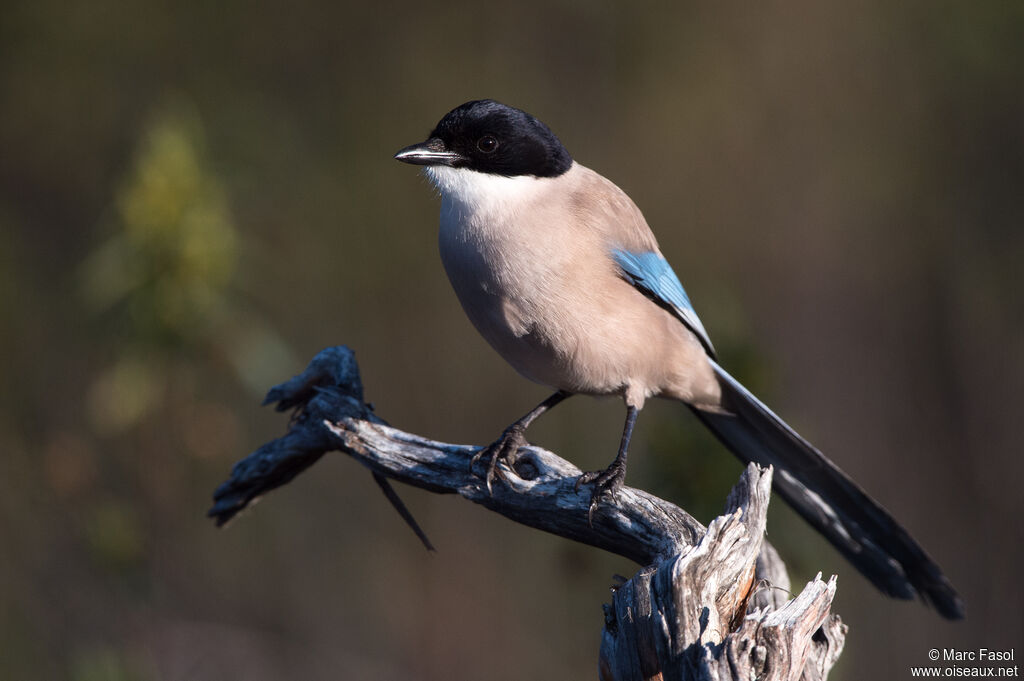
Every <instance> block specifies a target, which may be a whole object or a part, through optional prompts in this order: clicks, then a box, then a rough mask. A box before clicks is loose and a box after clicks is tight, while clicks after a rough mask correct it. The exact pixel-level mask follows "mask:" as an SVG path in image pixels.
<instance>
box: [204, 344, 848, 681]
mask: <svg viewBox="0 0 1024 681" xmlns="http://www.w3.org/2000/svg"><path fill="white" fill-rule="evenodd" d="M267 403H276V408H277V410H278V411H284V410H288V409H294V410H295V414H294V416H293V418H292V420H291V423H290V425H289V430H288V433H287V434H286V435H284V436H283V437H281V438H278V439H276V440H273V441H271V442H268V443H267V444H265V445H263V446H262V447H260V448H259V449H257V450H256V451H255V452H253V453H252V454H250V455H249V456H247V457H246V458H245V459H242V460H241V461H239V462H238V463H237V464H235V466H234V468H233V469H232V471H231V476H230V478H229V479H228V480H227V481H226V482H224V483H223V484H222V485H220V487H218V488H217V490H216V492H215V493H214V505H213V508H211V509H210V511H209V515H210V516H211V517H213V518H214V519H215V520H216V522H217V524H218V525H223V524H224V523H226V522H227V521H229V520H230V519H231V518H233V517H234V516H235V515H236V514H237V513H238V512H240V511H241V510H243V509H244V508H246V507H247V506H248V505H249V504H251V503H252V502H253V501H254V500H256V499H257V498H258V497H260V496H262V495H263V494H265V493H266V492H269V491H270V490H272V489H274V488H276V487H279V486H281V485H283V484H286V483H287V482H289V481H290V480H292V479H293V478H294V477H295V476H296V475H298V474H299V473H301V472H302V471H304V470H305V469H306V468H308V467H309V466H311V465H312V464H314V463H315V462H316V461H317V460H318V459H319V458H320V457H321V456H323V455H324V454H325V453H327V452H329V451H340V452H343V453H345V454H348V455H349V456H351V457H353V458H354V459H356V460H357V461H359V462H360V463H361V464H363V465H364V466H366V467H367V468H368V469H370V471H371V472H372V474H373V478H374V479H375V480H376V482H377V484H378V485H380V487H381V489H382V490H383V491H384V493H385V495H386V496H387V497H388V500H389V501H390V502H391V503H392V504H393V505H394V507H395V508H396V509H397V510H398V512H399V513H400V514H401V515H402V517H403V519H405V521H406V522H407V523H408V524H409V526H410V527H411V528H412V529H413V531H414V532H416V534H417V536H418V537H419V538H420V540H421V541H422V542H423V543H424V545H425V546H427V548H429V549H432V548H433V547H432V546H431V545H430V542H429V540H427V537H426V535H425V533H424V532H423V531H422V529H421V528H420V527H419V525H418V524H417V523H416V521H415V520H414V519H413V517H412V515H411V514H410V513H409V511H408V509H406V507H405V505H404V504H403V503H402V502H401V500H400V499H399V497H398V495H397V493H396V492H395V490H394V489H393V488H392V486H391V484H390V480H397V481H399V482H403V483H406V484H409V485H414V486H416V487H421V488H423V489H427V490H429V491H431V492H435V493H439V494H459V495H460V496H462V497H464V498H466V499H468V500H470V501H472V502H474V503H477V504H480V505H481V506H484V507H485V508H487V509H489V510H492V511H495V512H497V513H500V514H502V515H504V516H506V517H508V518H510V519H512V520H514V521H516V522H519V523H522V524H524V525H528V526H530V527H534V528H536V529H539V530H544V531H546V532H551V533H553V534H557V535H559V536H562V537H565V538H567V539H572V540H575V541H578V542H582V543H585V544H589V545H591V546H595V547H598V548H600V549H603V550H606V551H611V552H612V553H616V554H618V555H621V556H625V557H627V558H629V559H631V560H633V561H635V562H636V563H638V564H639V565H641V566H643V567H642V568H641V569H640V571H639V572H637V574H636V575H634V576H633V577H632V578H631V579H629V580H628V581H625V582H624V583H622V584H621V585H620V586H619V587H618V588H617V589H616V590H615V593H614V597H613V599H612V603H611V604H609V605H606V606H605V617H604V630H603V632H602V639H601V650H600V660H599V663H598V669H599V676H600V678H601V679H602V680H603V681H634V680H635V681H640V680H646V679H687V680H689V679H694V680H697V679H700V680H715V681H726V680H727V679H737V680H738V679H744V680H749V679H764V680H766V681H768V680H771V681H781V680H787V681H789V680H792V681H797V680H800V681H817V680H819V679H825V678H826V677H827V676H828V672H829V670H830V669H831V668H832V665H833V664H834V663H835V661H836V660H837V659H838V657H839V654H840V653H841V652H842V647H843V641H844V638H845V634H846V626H845V625H844V624H842V622H841V621H840V619H839V617H838V616H837V615H830V614H829V608H830V606H831V603H832V599H833V598H834V596H835V589H836V580H835V577H832V578H831V579H829V580H828V581H823V580H822V579H821V575H820V574H819V575H818V576H817V577H815V579H814V580H812V581H811V582H810V583H808V584H807V585H806V586H805V587H804V588H803V590H802V591H801V592H800V594H799V595H797V596H796V597H793V598H789V596H790V594H789V593H788V589H789V578H788V577H787V575H786V570H785V566H784V565H783V563H782V561H781V560H780V559H779V556H778V554H777V553H776V552H775V550H774V549H773V548H772V547H771V546H770V545H769V544H768V543H767V542H765V541H764V531H765V518H766V513H767V510H768V500H769V496H770V492H771V478H772V471H771V469H770V468H767V469H762V468H759V467H758V466H756V465H755V464H750V465H749V466H748V467H747V468H746V470H744V472H743V474H742V475H741V476H740V480H739V482H738V483H737V484H736V486H735V487H734V488H733V490H732V492H731V493H730V495H729V497H728V499H727V500H726V504H725V512H724V513H723V515H721V516H720V517H718V518H716V519H715V520H713V521H712V522H711V524H710V525H709V526H708V527H707V528H705V527H704V526H703V525H701V524H700V523H699V522H697V521H696V520H695V519H694V518H693V517H692V516H690V515H689V514H688V513H686V511H684V510H682V509H681V508H679V507H678V506H676V505H674V504H671V503H669V502H667V501H664V500H663V499H659V498H657V497H655V496H653V495H650V494H648V493H647V492H644V491H642V490H638V489H634V488H631V487H623V488H622V489H621V490H620V491H619V493H618V494H617V495H616V496H615V498H614V499H608V500H603V501H602V502H601V503H600V504H599V505H598V506H597V508H596V509H595V511H594V512H593V514H590V513H589V507H590V493H589V490H588V489H587V488H586V487H584V488H583V489H581V490H579V491H577V490H576V489H575V483H576V478H577V477H578V476H579V475H580V470H579V469H578V468H577V467H576V466H574V465H573V464H572V463H570V462H568V461H566V460H565V459H562V458H560V457H558V456H557V455H555V454H553V453H552V452H549V451H547V450H544V449H541V448H539V447H532V446H528V447H523V448H522V449H520V451H519V453H518V455H517V456H516V457H515V460H514V461H512V462H511V463H505V462H502V463H499V465H498V468H499V472H500V473H501V474H500V475H499V476H498V478H497V479H496V480H495V484H494V485H493V487H492V489H491V491H488V488H487V484H486V482H485V480H484V476H483V470H482V468H483V466H480V469H481V470H478V471H473V470H470V462H471V460H472V458H473V455H474V454H476V453H477V452H478V451H480V447H475V446H467V445H453V444H446V443H441V442H436V441H433V440H429V439H427V438H423V437H420V436H418V435H415V434H412V433H407V432H404V431H401V430H397V429H395V428H392V427H390V426H389V425H387V424H386V423H385V422H384V421H383V420H382V419H381V418H379V417H378V416H377V415H375V414H374V413H373V410H372V408H371V407H370V406H369V405H367V404H366V403H365V402H364V401H363V386H362V381H361V380H360V377H359V368H358V366H357V364H356V361H355V355H354V353H353V352H352V351H351V350H350V349H348V348H347V347H344V346H336V347H332V348H327V349H325V350H322V351H321V352H320V353H318V354H317V355H316V357H314V358H313V360H312V362H310V364H309V366H308V367H307V368H306V370H305V371H303V372H302V373H301V374H299V375H298V376H296V377H294V378H292V379H291V380H290V381H287V382H286V383H282V384H281V385H278V386H276V387H274V388H272V389H271V390H270V392H269V393H268V394H267V398H266V400H264V404H267Z"/></svg>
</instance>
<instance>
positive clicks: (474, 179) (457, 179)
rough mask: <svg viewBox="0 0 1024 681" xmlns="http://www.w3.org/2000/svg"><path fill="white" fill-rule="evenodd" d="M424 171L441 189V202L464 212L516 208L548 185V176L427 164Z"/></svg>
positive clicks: (478, 212) (477, 212) (475, 212)
mask: <svg viewBox="0 0 1024 681" xmlns="http://www.w3.org/2000/svg"><path fill="white" fill-rule="evenodd" d="M424 170H425V172H426V175H427V177H428V178H430V181H431V182H432V183H433V184H434V186H435V187H437V190H438V191H439V192H440V193H441V198H442V200H443V202H444V203H451V204H454V205H452V207H453V208H454V207H455V206H458V208H457V210H458V211H459V212H460V213H463V214H470V215H473V214H476V215H479V214H481V213H493V212H495V211H506V210H511V211H515V210H516V209H517V208H518V207H519V206H522V205H523V204H524V203H528V202H529V201H530V200H531V199H532V198H534V197H535V196H536V195H538V194H539V193H541V192H543V191H544V190H545V189H547V188H548V186H549V183H550V182H551V178H543V177H534V176H532V175H520V176H517V177H505V176H503V175H492V174H490V173H481V172H479V171H476V170H469V169H468V168H450V167H448V166H427V167H426V168H425V169H424Z"/></svg>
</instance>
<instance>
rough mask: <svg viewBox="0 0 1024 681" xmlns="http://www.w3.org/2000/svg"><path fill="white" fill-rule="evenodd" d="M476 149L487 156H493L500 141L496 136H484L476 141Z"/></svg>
mask: <svg viewBox="0 0 1024 681" xmlns="http://www.w3.org/2000/svg"><path fill="white" fill-rule="evenodd" d="M476 148H477V149H479V150H480V151H482V152H483V153H485V154H493V153H494V151H495V150H496V149H497V148H498V140H497V139H496V138H495V137H494V135H484V136H483V137H481V138H480V139H478V140H477V141H476Z"/></svg>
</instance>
